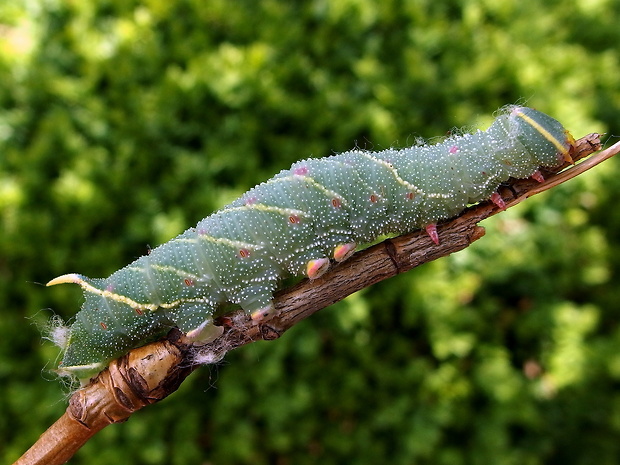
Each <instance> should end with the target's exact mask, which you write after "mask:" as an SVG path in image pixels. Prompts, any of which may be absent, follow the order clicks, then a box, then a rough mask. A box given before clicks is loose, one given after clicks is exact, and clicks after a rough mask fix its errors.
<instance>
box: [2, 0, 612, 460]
mask: <svg viewBox="0 0 620 465" xmlns="http://www.w3.org/2000/svg"><path fill="white" fill-rule="evenodd" d="M618 11H620V1H618V0H545V1H543V0H539V1H536V0H502V1H501V2H498V1H495V0H447V1H437V0H417V1H413V0H412V1H405V0H382V1H381V2H376V1H373V0H338V1H327V0H309V1H287V2H284V1H275V0H261V1H260V2H256V1H253V0H235V1H231V0H209V1H203V0H141V1H138V0H91V1H70V0H41V1H36V0H11V1H5V2H1V3H0V312H1V314H0V412H1V414H0V462H3V463H10V462H11V461H12V460H15V459H16V458H17V457H18V456H19V455H20V454H21V453H22V452H23V451H24V450H26V449H27V448H28V446H30V445H31V444H32V443H33V442H34V441H35V440H36V438H37V437H38V436H39V434H40V433H42V432H43V431H44V430H45V429H46V428H47V426H48V425H49V424H51V423H52V422H53V421H54V420H55V419H56V418H57V417H58V416H60V415H61V413H62V412H63V410H64V408H65V406H66V394H67V391H66V389H64V388H63V385H62V383H60V382H59V381H57V380H56V379H55V377H54V375H53V373H51V372H50V369H52V368H53V367H54V366H55V363H56V357H57V355H58V351H57V350H56V348H54V347H53V346H52V344H51V343H49V342H48V341H45V340H44V339H42V335H41V334H42V333H41V331H42V329H43V328H44V326H45V324H46V321H47V320H48V319H49V318H50V317H51V316H52V315H54V314H57V315H60V316H62V317H63V318H65V319H67V318H70V317H71V316H72V315H74V314H75V312H76V311H77V310H78V308H79V305H80V303H81V296H80V290H79V288H77V287H75V286H58V287H56V288H45V287H44V286H43V283H45V282H47V281H48V280H49V279H51V278H53V277H55V276H57V275H60V274H63V273H67V272H80V273H83V274H86V275H88V276H93V277H103V276H107V275H109V274H110V273H112V272H113V271H115V270H116V269H119V268H121V267H122V266H124V265H126V264H127V263H129V262H130V261H132V260H133V259H135V258H136V257H138V256H140V255H142V254H144V253H145V252H146V251H147V249H148V247H149V246H155V245H158V244H160V243H162V242H164V241H166V240H168V239H170V238H172V237H174V236H175V235H176V234H178V233H180V232H182V231H183V230H184V229H186V228H187V227H190V226H192V225H194V224H195V223H196V222H197V221H198V220H200V219H201V218H203V217H204V216H206V215H207V214H209V213H210V212H211V211H213V210H214V209H216V208H218V207H221V206H223V205H224V204H225V203H227V202H229V201H231V200H233V199H234V198H236V197H237V196H239V195H240V194H241V193H243V192H244V191H245V190H247V189H248V188H250V187H251V186H253V185H255V184H256V183H258V182H260V181H263V180H266V179H267V178H269V177H270V176H271V175H273V174H274V173H276V172H277V171H279V170H280V169H283V168H287V167H288V166H289V165H290V164H291V163H292V162H293V161H295V160H298V159H300V158H303V157H308V156H325V155H329V154H332V153H334V152H339V151H344V150H347V149H349V148H352V147H354V146H358V147H362V148H366V149H372V150H379V149H383V148H387V147H403V146H406V145H408V144H411V143H413V142H415V140H416V139H417V138H419V137H425V138H432V137H435V136H442V135H445V134H446V133H447V131H449V130H450V129H451V128H454V127H467V128H473V127H485V126H486V125H488V124H489V123H490V122H491V120H492V119H493V112H494V111H496V110H497V109H498V108H499V107H501V106H502V105H505V104H507V103H516V102H519V103H527V104H528V105H530V106H534V107H536V108H538V109H540V110H542V111H544V112H546V113H549V114H551V115H553V116H555V117H556V118H558V119H559V120H560V121H562V122H563V123H564V124H565V126H567V127H568V128H570V129H571V130H572V132H573V134H574V135H575V136H577V137H580V136H582V135H584V134H586V133H588V132H605V133H606V134H607V135H606V137H605V140H606V141H607V142H608V144H609V143H612V142H615V141H616V140H617V139H618V135H620V63H619V60H620V56H619V51H618V44H619V43H620V28H619V27H618ZM619 176H620V172H619V162H618V160H611V161H609V162H607V163H605V164H604V165H602V166H600V167H598V168H597V169H596V170H594V171H593V172H591V173H587V174H586V175H584V176H581V177H580V178H579V179H576V180H573V181H571V182H570V183H567V184H565V185H562V186H560V187H558V188H556V189H554V190H553V191H552V192H549V193H547V194H544V195H541V196H538V197H536V198H533V199H531V200H529V201H527V202H525V203H524V204H522V205H520V206H519V207H518V208H513V209H511V210H509V211H507V212H505V213H504V214H502V215H498V216H497V217H495V218H493V219H491V220H488V221H485V222H484V226H486V228H487V236H486V237H485V238H483V239H482V240H480V241H478V242H477V243H475V244H474V245H473V246H472V247H470V248H468V249H467V250H465V251H463V252H460V253H458V254H455V255H453V256H451V257H448V258H444V259H442V260H439V261H437V262H434V263H431V264H427V265H425V266H423V267H421V268H419V269H416V270H413V271H411V272H409V273H406V274H404V275H401V276H398V277H396V278H394V279H390V280H388V281H386V282H384V283H381V284H378V285H375V286H373V287H371V288H368V289H365V290H364V291H362V292H360V293H357V294H355V295H352V296H351V297H349V298H347V299H346V300H345V301H343V302H341V303H339V304H337V305H334V306H333V307H331V308H329V309H326V310H324V311H322V312H320V313H319V314H317V315H315V316H313V317H312V318H311V319H310V320H308V321H305V322H303V323H302V324H300V325H298V326H297V327H295V328H294V329H292V330H291V331H290V332H288V333H287V334H286V335H285V336H284V337H283V338H282V339H281V340H278V341H275V342H260V343H256V344H252V345H250V346H247V347H245V348H243V349H240V350H238V351H236V352H234V353H231V354H229V355H228V356H227V357H226V359H225V361H224V362H222V363H220V364H219V365H218V366H215V367H207V368H203V369H201V370H199V371H198V372H196V373H194V374H193V375H192V377H190V379H188V380H187V381H186V383H185V384H184V385H183V386H182V388H181V389H180V390H179V391H178V392H177V393H175V394H174V395H173V396H171V397H170V398H168V399H166V400H165V401H164V402H162V403H160V404H158V405H155V406H152V407H150V408H148V409H146V410H144V411H142V412H139V413H137V414H136V415H135V416H134V417H132V418H131V419H130V420H129V421H128V422H127V423H124V424H120V425H115V426H112V427H109V428H107V429H106V430H104V431H103V432H101V433H100V434H99V435H98V436H96V437H95V438H94V439H93V440H92V441H90V442H89V443H88V444H87V445H86V446H85V447H84V448H83V449H82V450H81V451H80V452H79V453H78V454H77V456H76V457H75V458H74V459H73V460H72V462H71V463H73V464H89V465H97V464H110V463H131V464H153V465H155V464H221V465H226V464H253V465H261V464H278V465H286V464H316V463H321V464H322V465H329V464H342V463H347V464H349V463H355V464H376V463H391V464H437V465H440V464H446V465H459V464H494V465H503V464H506V465H511V464H519V465H524V464H525V465H535V464H546V465H549V464H563V465H566V464H597V465H605V464H618V463H620V440H619V439H620V353H619V351H620V270H619V267H618V261H617V258H618V256H619V254H620V214H619V213H618V211H617V205H618V198H619V197H620V179H619Z"/></svg>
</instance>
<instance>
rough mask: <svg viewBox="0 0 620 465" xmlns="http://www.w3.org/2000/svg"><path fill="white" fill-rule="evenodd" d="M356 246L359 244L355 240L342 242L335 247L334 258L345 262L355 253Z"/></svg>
mask: <svg viewBox="0 0 620 465" xmlns="http://www.w3.org/2000/svg"><path fill="white" fill-rule="evenodd" d="M355 247H357V244H356V243H355V242H349V243H347V244H340V245H337V246H336V247H334V259H335V260H336V261H337V262H343V261H345V260H346V259H347V258H349V257H350V256H351V255H353V254H354V253H355Z"/></svg>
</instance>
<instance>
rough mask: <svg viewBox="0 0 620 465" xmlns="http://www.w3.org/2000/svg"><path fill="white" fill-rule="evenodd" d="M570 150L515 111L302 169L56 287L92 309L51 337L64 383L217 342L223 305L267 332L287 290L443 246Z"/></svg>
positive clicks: (551, 127)
mask: <svg viewBox="0 0 620 465" xmlns="http://www.w3.org/2000/svg"><path fill="white" fill-rule="evenodd" d="M573 144H574V140H573V138H572V136H571V135H570V134H569V133H568V131H567V130H565V129H564V128H563V127H562V125H561V124H560V123H559V122H558V121H556V120H555V119H553V118H551V117H550V116H547V115H545V114H543V113H541V112H539V111H536V110H533V109H531V108H526V107H519V106H510V107H507V108H506V109H505V111H504V112H502V114H501V115H500V116H498V117H497V119H496V120H495V121H494V122H493V124H492V125H491V126H490V127H489V129H487V130H486V131H478V132H476V133H475V134H466V135H463V136H453V137H449V138H447V139H445V140H444V141H443V142H441V143H438V144H434V145H416V146H413V147H409V148H405V149H401V150H396V149H388V150H384V151H381V152H369V151H363V150H352V151H348V152H344V153H342V154H339V155H334V156H330V157H326V158H320V159H307V160H303V161H299V162H297V163H295V164H294V165H293V166H292V167H291V168H290V169H289V170H284V171H281V172H280V173H279V174H277V175H276V176H274V177H273V178H271V179H270V180H269V181H267V182H265V183H262V184H260V185H258V186H256V187H254V188H253V189H251V190H250V191H248V192H247V193H246V194H245V195H243V196H242V197H241V198H239V199H238V200H236V201H235V202H233V203H231V204H230V205H228V206H226V207H224V208H223V209H221V210H219V211H217V212H215V213H213V214H212V215H211V216H208V217H207V218H205V219H203V220H202V221H200V222H199V223H198V224H197V225H196V227H194V228H190V229H188V230H187V231H185V232H184V233H183V234H181V235H179V236H178V237H176V238H174V239H172V240H171V241H169V242H167V243H165V244H163V245H161V246H159V247H157V248H156V249H154V250H152V251H151V253H150V254H149V255H146V256H144V257H141V258H139V259H138V260H136V261H134V262H133V263H131V264H130V265H128V266H126V267H125V268H122V269H121V270H119V271H117V272H115V273H113V274H112V275H111V276H109V277H108V278H105V279H91V278H87V277H85V276H82V275H79V274H67V275H63V276H60V277H58V278H56V279H53V280H52V281H50V282H49V283H48V286H51V285H55V284H60V283H75V284H78V285H80V286H81V287H82V289H83V290H84V295H85V298H86V301H85V302H84V304H83V306H82V309H81V310H80V312H79V313H78V314H77V316H76V317H75V321H74V322H73V324H72V325H71V326H70V327H65V326H60V327H58V328H56V329H55V330H54V331H53V334H52V338H53V339H54V340H55V342H56V343H57V344H58V345H60V346H61V347H62V349H63V351H64V354H63V358H62V362H61V363H60V366H59V369H58V372H59V373H61V374H65V375H71V376H75V377H77V378H79V379H81V380H83V381H84V380H88V379H89V378H90V377H91V376H93V375H95V374H97V373H98V372H100V371H101V370H103V369H104V368H105V367H106V366H107V365H108V363H109V362H110V361H111V360H113V359H115V358H117V357H119V356H121V355H123V354H125V353H126V352H128V351H129V350H130V349H132V348H134V347H138V346H141V345H143V344H145V343H146V342H147V341H149V340H151V339H153V338H154V337H156V336H158V335H160V334H162V333H164V332H166V331H167V330H169V329H170V328H171V327H173V326H177V327H179V328H180V329H181V330H182V331H183V332H185V333H187V335H188V336H189V337H190V338H192V339H194V340H196V341H201V342H204V341H209V340H213V339H214V338H216V337H217V336H218V335H220V334H221V330H222V328H221V327H218V326H214V325H213V315H214V313H215V312H216V311H217V310H218V308H220V307H221V306H222V305H223V304H225V303H234V304H238V305H240V306H241V307H242V308H243V309H244V310H245V311H247V312H248V313H249V314H250V315H251V316H252V318H253V319H254V320H255V321H256V322H257V323H260V322H261V321H264V320H265V319H266V318H269V317H270V316H271V314H272V313H273V305H272V299H273V293H274V291H275V290H276V289H277V287H278V283H279V281H280V280H281V278H283V277H285V276H289V275H294V276H306V277H309V278H310V279H314V278H317V277H319V276H321V275H322V274H323V273H324V272H325V271H326V270H327V269H328V267H329V266H330V264H331V262H332V260H335V261H337V262H339V261H343V260H345V259H347V258H348V257H349V256H350V255H351V254H352V253H353V252H354V251H355V249H356V247H357V245H358V244H363V243H368V242H370V241H373V240H374V239H376V238H377V237H378V236H380V235H385V234H392V235H394V234H403V233H406V232H409V231H412V230H415V229H420V228H426V230H427V232H428V233H429V235H430V236H431V238H432V239H433V241H434V242H436V243H439V237H438V235H437V230H436V227H435V224H436V222H437V221H438V220H441V219H446V218H451V217H453V216H455V215H457V214H458V213H460V212H461V211H462V210H463V209H464V208H465V207H466V206H467V205H469V204H472V203H476V202H479V201H481V200H485V199H489V198H491V200H493V201H494V202H496V203H497V204H498V206H500V207H502V202H501V198H500V197H499V195H497V193H496V189H497V188H498V186H499V184H500V183H502V182H504V181H506V180H508V179H509V178H510V177H515V178H525V177H529V176H534V177H538V176H540V172H539V171H538V168H540V167H555V166H558V165H559V164H561V163H562V162H563V161H564V160H570V159H571V157H570V153H571V150H572V147H573Z"/></svg>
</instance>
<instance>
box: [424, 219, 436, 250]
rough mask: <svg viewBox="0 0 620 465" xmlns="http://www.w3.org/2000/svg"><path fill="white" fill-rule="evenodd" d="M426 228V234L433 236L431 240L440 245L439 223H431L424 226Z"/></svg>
mask: <svg viewBox="0 0 620 465" xmlns="http://www.w3.org/2000/svg"><path fill="white" fill-rule="evenodd" d="M424 229H425V230H426V234H428V236H429V237H430V238H431V240H432V241H433V242H434V243H435V244H437V245H439V234H438V233H437V223H431V224H429V225H427V226H426V228H424Z"/></svg>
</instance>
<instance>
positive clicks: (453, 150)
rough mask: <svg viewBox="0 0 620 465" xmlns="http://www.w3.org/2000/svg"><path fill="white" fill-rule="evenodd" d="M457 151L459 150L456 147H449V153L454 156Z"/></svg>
mask: <svg viewBox="0 0 620 465" xmlns="http://www.w3.org/2000/svg"><path fill="white" fill-rule="evenodd" d="M458 151H459V148H458V147H457V146H456V145H453V146H452V147H450V150H449V152H450V153H451V154H452V155H454V154H455V153H457V152H458Z"/></svg>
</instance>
